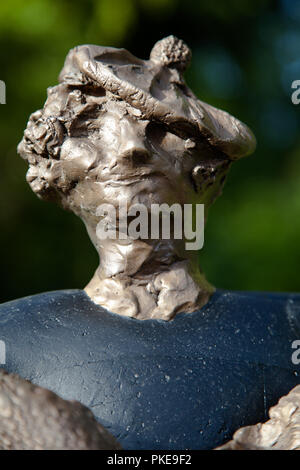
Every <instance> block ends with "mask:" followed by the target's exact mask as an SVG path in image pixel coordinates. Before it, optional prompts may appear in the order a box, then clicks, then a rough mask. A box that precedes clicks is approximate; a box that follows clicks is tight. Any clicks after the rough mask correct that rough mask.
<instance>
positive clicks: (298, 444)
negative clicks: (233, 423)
mask: <svg viewBox="0 0 300 470" xmlns="http://www.w3.org/2000/svg"><path fill="white" fill-rule="evenodd" d="M269 416H270V420H269V421H267V422H266V423H264V424H262V423H259V424H256V425H255V426H246V427H244V428H241V429H239V430H238V431H236V432H235V434H234V436H233V440H232V441H230V442H228V443H227V444H225V445H223V446H221V447H219V448H218V449H217V450H300V385H298V386H297V387H295V388H294V389H293V390H292V391H291V392H290V393H289V394H288V395H286V396H284V397H282V398H281V399H280V400H279V402H278V404H277V405H276V406H273V407H272V408H271V409H270V411H269Z"/></svg>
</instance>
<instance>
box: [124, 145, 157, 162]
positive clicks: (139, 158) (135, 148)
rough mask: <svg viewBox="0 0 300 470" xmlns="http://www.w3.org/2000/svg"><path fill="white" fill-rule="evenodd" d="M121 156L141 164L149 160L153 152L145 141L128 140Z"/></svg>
mask: <svg viewBox="0 0 300 470" xmlns="http://www.w3.org/2000/svg"><path fill="white" fill-rule="evenodd" d="M121 157H122V158H126V159H128V160H131V161H132V162H134V163H136V164H139V163H145V162H147V161H148V160H149V159H150V158H151V152H150V151H149V150H148V149H147V148H146V146H145V145H144V144H143V142H138V143H136V142H127V144H126V147H125V148H123V149H122V152H121Z"/></svg>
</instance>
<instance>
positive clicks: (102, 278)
mask: <svg viewBox="0 0 300 470" xmlns="http://www.w3.org/2000/svg"><path fill="white" fill-rule="evenodd" d="M87 228H88V232H89V234H90V237H91V239H92V241H93V243H94V245H95V247H96V249H97V251H98V253H99V258H100V265H99V267H98V269H97V270H96V272H95V274H94V277H93V278H92V280H91V281H90V283H89V284H88V285H87V286H86V288H85V291H86V293H87V294H88V295H89V297H90V298H91V299H92V300H93V301H94V302H95V303H96V304H99V305H101V306H102V307H104V308H106V309H108V310H110V311H111V312H114V313H118V314H120V315H124V316H129V317H134V318H138V319H150V318H159V319H164V320H170V319H171V318H173V317H174V316H175V315H176V314H177V313H180V312H193V311H195V310H197V308H201V307H202V306H203V305H204V304H205V303H206V302H207V301H208V299H209V297H210V295H211V294H212V292H214V288H213V287H212V286H211V285H210V284H209V283H208V282H207V281H206V279H205V277H204V275H203V274H202V273H201V272H200V269H199V266H198V256H197V253H195V252H193V254H192V255H191V253H192V252H185V251H184V249H183V248H182V246H181V245H182V243H181V245H179V244H178V243H177V240H176V241H175V240H147V241H144V240H130V239H129V240H118V239H117V240H111V239H107V240H101V242H100V241H99V239H98V238H97V237H96V235H95V231H94V230H91V229H90V228H89V227H87Z"/></svg>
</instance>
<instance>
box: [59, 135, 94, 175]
mask: <svg viewBox="0 0 300 470" xmlns="http://www.w3.org/2000/svg"><path fill="white" fill-rule="evenodd" d="M97 162H98V150H97V148H96V147H95V145H94V144H93V143H92V142H91V141H90V140H89V139H87V138H68V139H66V140H65V142H64V144H63V146H62V149H61V161H60V164H61V166H62V168H63V169H64V170H65V171H66V172H71V173H73V174H74V175H75V174H76V177H78V178H82V177H84V176H85V175H86V173H87V172H88V171H89V170H91V169H92V168H93V167H95V165H96V164H97Z"/></svg>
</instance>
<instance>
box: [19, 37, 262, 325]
mask: <svg viewBox="0 0 300 470" xmlns="http://www.w3.org/2000/svg"><path fill="white" fill-rule="evenodd" d="M190 58H191V53H190V50H189V49H188V47H187V46H186V45H185V44H184V43H183V42H182V41H180V40H178V39H176V38H174V37H173V36H170V37H168V38H165V39H163V40H162V41H159V42H158V43H156V45H155V46H154V48H153V49H152V52H151V55H150V59H149V60H140V59H138V58H136V57H134V56H133V55H132V54H130V53H129V52H128V51H126V50H124V49H114V48H107V47H100V46H90V45H87V46H79V47H76V48H75V49H72V50H71V51H70V52H69V54H68V56H67V58H66V61H65V64H64V67H63V69H62V71H61V74H60V83H59V85H57V86H55V87H53V88H50V89H48V99H47V101H46V103H45V106H44V108H43V110H40V111H37V112H35V113H34V114H32V115H31V117H30V119H29V123H28V126H27V129H26V130H25V133H24V138H23V140H22V142H21V143H20V144H19V147H18V151H19V153H20V155H21V156H22V157H23V158H24V159H26V160H27V161H28V164H29V170H28V172H27V181H28V182H29V184H30V186H31V188H32V189H33V191H34V192H35V193H36V194H37V195H38V196H39V197H41V198H44V199H48V200H54V201H57V202H59V203H60V204H61V205H62V206H63V207H64V208H67V209H69V210H71V211H73V212H74V213H76V214H77V215H79V216H80V217H81V218H82V219H83V221H84V222H85V224H86V226H87V229H88V232H89V235H90V237H91V239H92V241H93V243H94V244H95V246H96V248H97V249H98V251H99V254H100V267H99V268H98V270H97V272H96V274H95V276H94V278H93V280H92V281H91V283H90V284H89V286H88V287H87V289H86V291H87V293H88V294H89V295H90V297H91V298H92V299H93V300H94V301H95V302H97V303H99V304H101V305H103V306H104V307H107V308H109V309H111V310H112V311H114V312H116V313H121V314H124V315H129V316H135V317H137V318H153V317H154V318H157V317H159V318H165V319H169V318H171V317H172V316H174V314H175V313H177V312H178V311H182V310H185V311H192V310H195V308H197V307H199V306H201V305H203V304H204V303H205V302H206V301H207V299H208V298H209V295H210V293H211V292H212V289H211V288H210V287H209V285H208V283H207V281H205V280H204V277H203V276H202V275H201V274H200V271H199V272H198V273H196V271H197V270H198V269H197V268H196V267H195V263H193V262H191V260H189V261H184V256H183V255H182V246H181V244H180V243H178V242H175V241H174V240H170V241H167V242H166V241H163V240H156V241H153V240H127V241H126V242H125V241H123V242H121V243H120V242H117V241H111V240H107V241H105V242H103V241H102V242H99V240H98V239H97V236H96V227H97V224H98V222H99V217H100V216H99V215H98V213H97V208H98V207H99V205H100V204H104V203H109V204H113V205H114V206H116V207H117V206H118V205H119V203H120V202H126V204H128V205H129V206H130V205H132V204H136V203H142V204H144V205H145V206H146V207H147V208H149V210H150V206H151V204H155V203H158V204H161V203H167V204H170V205H171V204H173V203H179V204H180V205H183V204H186V203H192V204H195V203H203V204H205V208H206V209H207V208H208V207H209V205H211V203H212V202H213V201H214V200H215V198H216V197H217V196H218V195H219V194H220V193H221V189H222V186H223V184H224V181H225V177H226V173H227V171H228V169H229V167H230V165H231V163H232V161H234V160H236V159H238V158H240V157H242V156H244V155H246V154H248V153H250V152H251V151H252V150H253V149H254V146H255V139H254V137H253V135H252V133H251V131H250V130H249V129H248V127H247V126H245V125H244V124H242V123H241V122H240V121H238V120H237V119H235V118H233V117H232V116H230V115H229V114H228V113H226V112H224V111H221V110H218V109H216V108H214V107H212V106H210V105H208V104H206V103H203V102H201V101H199V100H198V99H197V98H196V97H195V95H194V94H193V93H192V92H191V90H190V89H189V88H188V87H187V85H186V84H185V82H184V79H183V72H184V70H185V69H186V67H187V66H188V64H189V62H190ZM187 258H189V257H188V256H187ZM194 258H195V255H194ZM193 265H194V266H193ZM191 266H193V267H192V268H191ZM168 276H169V277H168ZM174 276H175V279H173V281H172V278H174ZM162 278H163V279H162ZM169 278H170V279H169ZM168 279H169V280H168ZM172 282H173V286H172ZM168 283H169V284H168ZM180 283H181V286H183V285H185V284H186V288H185V289H183V288H182V289H181V288H179V284H180ZM201 283H202V284H201ZM200 284H201V285H200ZM159 285H160V286H162V285H164V286H167V287H164V288H165V290H169V292H168V293H167V292H165V293H164V294H166V295H160V294H162V292H161V291H162V287H160V290H159V287H158V286H159ZM168 286H169V287H168ZM176 286H177V287H176ZM112 290H113V292H114V294H112ZM158 290H159V293H157V291H158ZM180 290H184V291H185V292H184V293H183V294H182V295H181V297H180V296H178V299H177V300H175V301H173V300H172V301H171V300H170V299H171V297H174V295H173V296H172V295H171V296H169V297H170V298H169V302H171V305H170V306H167V305H166V302H167V297H168V295H169V294H170V293H171V291H172V292H173V294H174V291H176V292H179V291H180ZM189 291H193V292H190V293H188V292H189ZM167 294H168V295H167ZM120 296H121V300H120ZM160 297H161V299H160ZM163 297H165V298H164V300H163ZM179 297H180V298H179ZM173 304H174V305H173Z"/></svg>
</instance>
